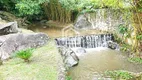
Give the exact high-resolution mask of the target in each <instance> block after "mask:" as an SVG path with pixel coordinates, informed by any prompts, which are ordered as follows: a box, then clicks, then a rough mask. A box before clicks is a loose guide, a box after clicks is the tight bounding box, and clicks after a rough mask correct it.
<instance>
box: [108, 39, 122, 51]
mask: <svg viewBox="0 0 142 80" xmlns="http://www.w3.org/2000/svg"><path fill="white" fill-rule="evenodd" d="M107 44H108V48H110V49H119V45H118V44H117V43H116V42H113V41H108V42H107Z"/></svg>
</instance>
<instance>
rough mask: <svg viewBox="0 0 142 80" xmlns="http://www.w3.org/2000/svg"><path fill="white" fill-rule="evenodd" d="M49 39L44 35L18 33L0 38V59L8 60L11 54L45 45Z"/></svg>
mask: <svg viewBox="0 0 142 80" xmlns="http://www.w3.org/2000/svg"><path fill="white" fill-rule="evenodd" d="M48 39H49V37H48V36H47V35H46V34H44V33H27V34H23V33H18V34H8V35H4V36H0V55H1V59H2V60H4V59H8V58H9V57H10V56H11V54H12V53H14V52H15V51H18V50H22V49H27V48H37V47H40V46H43V45H45V44H46V43H47V41H48Z"/></svg>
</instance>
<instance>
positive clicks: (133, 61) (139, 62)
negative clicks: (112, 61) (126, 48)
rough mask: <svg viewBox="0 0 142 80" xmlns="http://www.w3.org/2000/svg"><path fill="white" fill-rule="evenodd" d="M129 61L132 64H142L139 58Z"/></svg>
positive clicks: (129, 59)
mask: <svg viewBox="0 0 142 80" xmlns="http://www.w3.org/2000/svg"><path fill="white" fill-rule="evenodd" d="M128 61H130V62H132V63H137V64H142V59H141V58H139V57H132V58H128Z"/></svg>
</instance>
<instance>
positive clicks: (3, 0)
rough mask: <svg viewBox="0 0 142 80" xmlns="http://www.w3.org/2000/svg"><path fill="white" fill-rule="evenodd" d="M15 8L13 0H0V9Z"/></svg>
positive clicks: (10, 9)
mask: <svg viewBox="0 0 142 80" xmlns="http://www.w3.org/2000/svg"><path fill="white" fill-rule="evenodd" d="M14 8H15V0H0V9H1V10H6V11H12V10H14Z"/></svg>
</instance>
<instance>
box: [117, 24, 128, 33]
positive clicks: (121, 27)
mask: <svg viewBox="0 0 142 80" xmlns="http://www.w3.org/2000/svg"><path fill="white" fill-rule="evenodd" d="M127 31H128V29H127V27H125V26H124V25H122V24H120V25H119V33H121V34H125V33H126V32H127Z"/></svg>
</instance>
